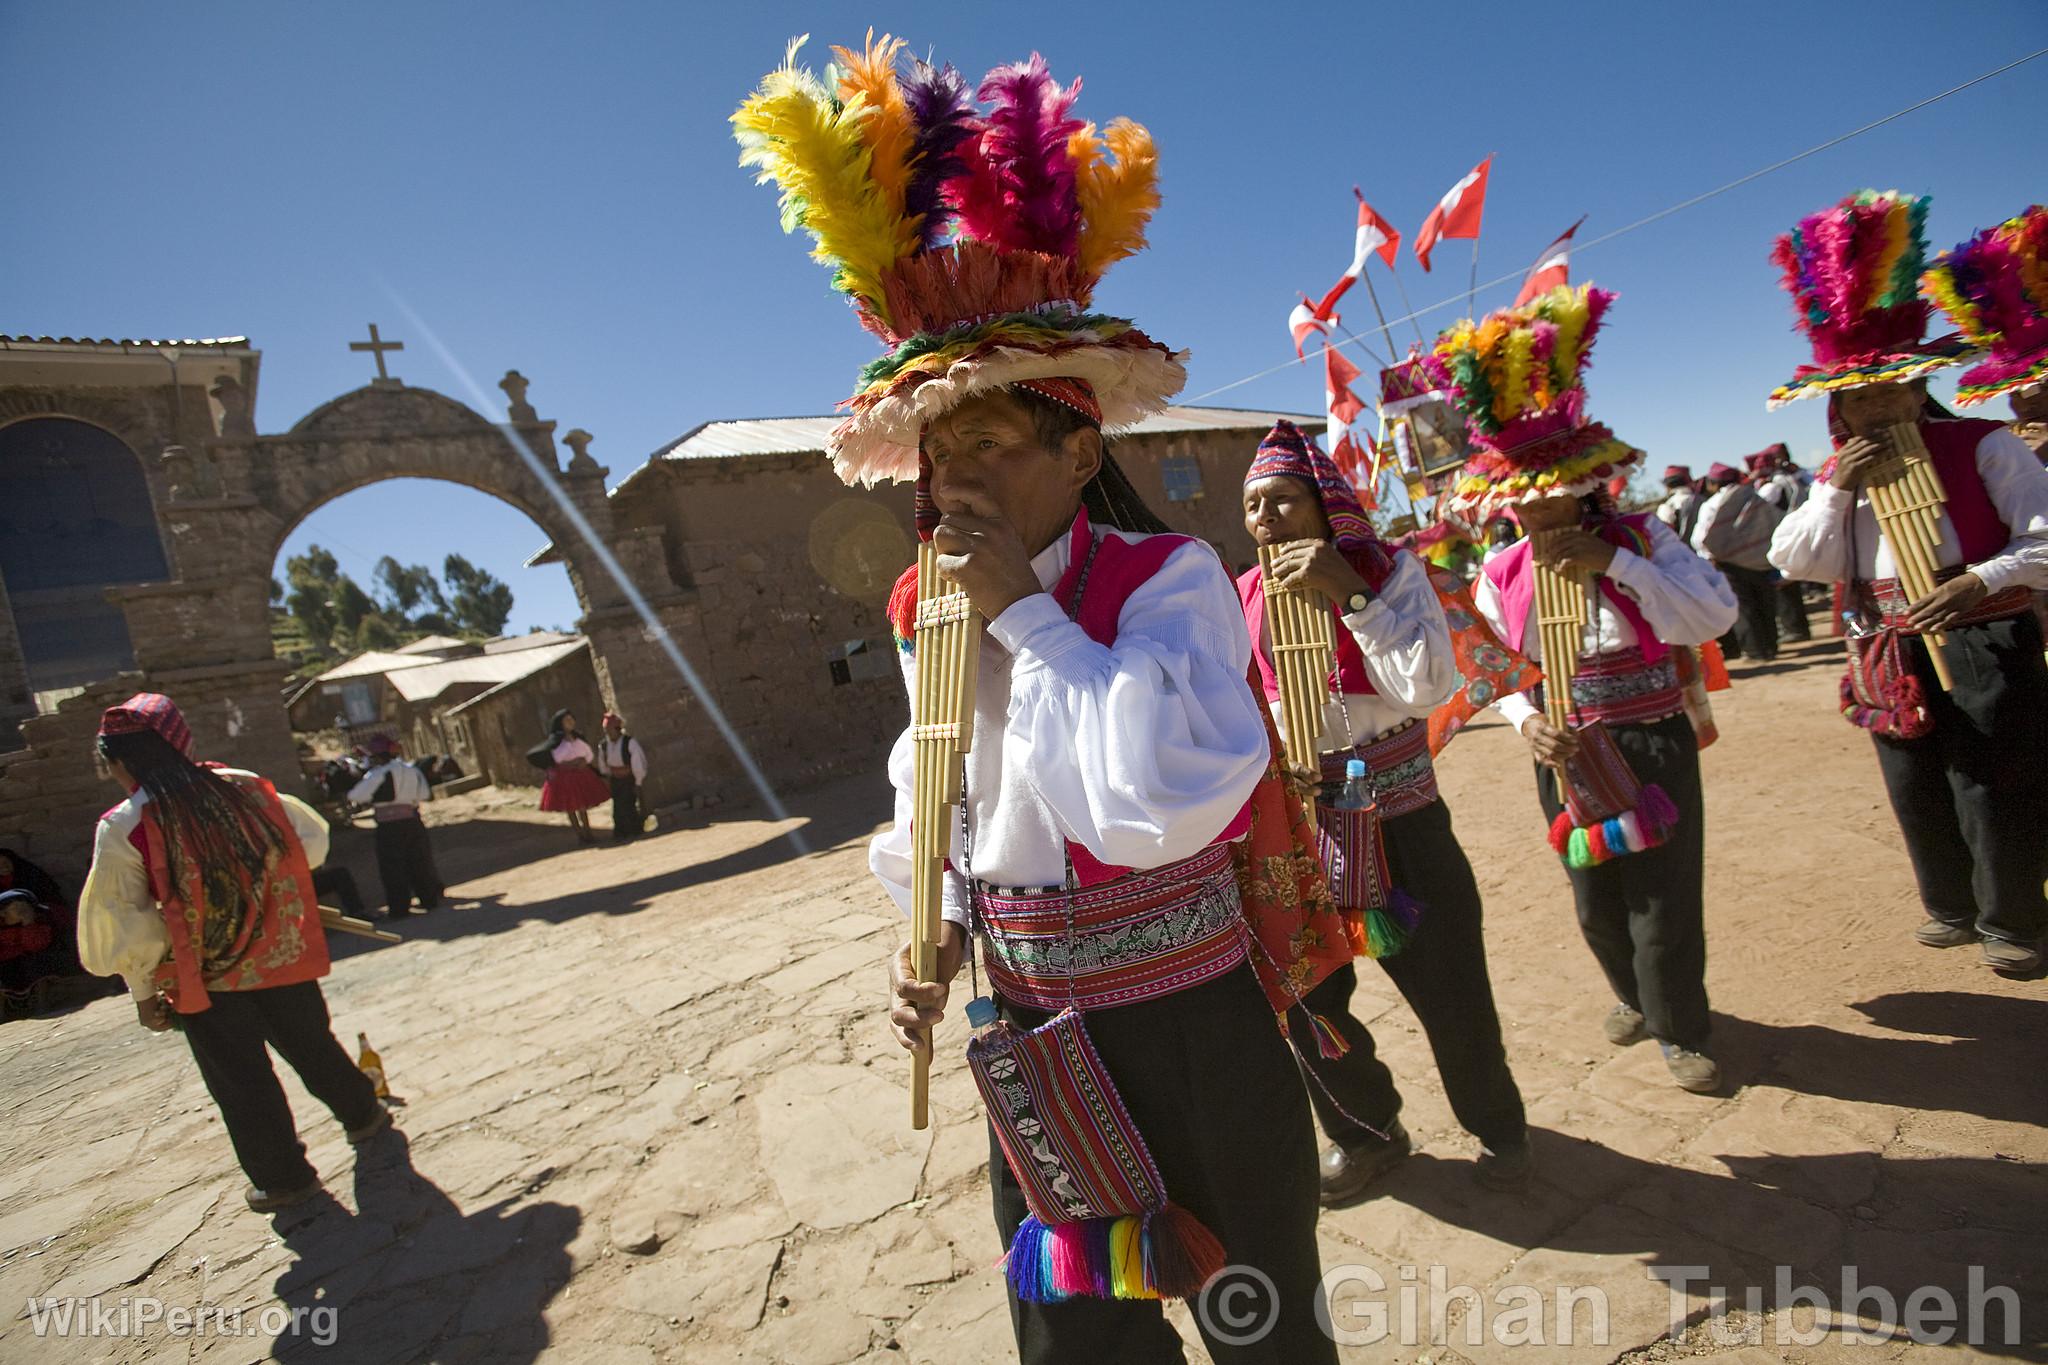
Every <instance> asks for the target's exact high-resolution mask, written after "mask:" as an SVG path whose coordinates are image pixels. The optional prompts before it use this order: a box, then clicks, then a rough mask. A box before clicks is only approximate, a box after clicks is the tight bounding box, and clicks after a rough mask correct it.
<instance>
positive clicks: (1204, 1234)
mask: <svg viewBox="0 0 2048 1365" xmlns="http://www.w3.org/2000/svg"><path fill="white" fill-rule="evenodd" d="M1227 1264H1229V1261H1228V1260H1227V1259H1226V1258H1225V1256H1224V1254H1223V1244H1222V1243H1221V1242H1219V1241H1217V1240H1216V1234H1215V1233H1213V1232H1211V1231H1209V1229H1207V1228H1206V1227H1203V1226H1202V1220H1201V1219H1199V1218H1197V1217H1195V1216H1194V1215H1193V1214H1192V1213H1189V1212H1188V1211H1187V1210H1186V1209H1184V1208H1182V1207H1181V1206H1180V1205H1178V1204H1173V1203H1169V1204H1165V1205H1163V1206H1161V1207H1160V1208H1158V1209H1155V1210H1154V1211H1153V1212H1152V1213H1151V1214H1149V1215H1147V1217H1146V1219H1145V1279H1146V1282H1147V1283H1148V1284H1150V1285H1151V1287H1152V1288H1153V1289H1154V1290H1156V1291H1158V1294H1159V1296H1160V1297H1161V1298H1163V1299H1191V1298H1193V1297H1195V1296H1196V1295H1197V1294H1199V1293H1201V1292H1202V1286H1203V1285H1205V1284H1207V1283H1209V1281H1210V1280H1211V1279H1213V1278H1214V1277H1215V1276H1216V1275H1218V1274H1219V1273H1221V1272H1222V1270H1223V1267H1224V1266H1225V1265H1227Z"/></svg>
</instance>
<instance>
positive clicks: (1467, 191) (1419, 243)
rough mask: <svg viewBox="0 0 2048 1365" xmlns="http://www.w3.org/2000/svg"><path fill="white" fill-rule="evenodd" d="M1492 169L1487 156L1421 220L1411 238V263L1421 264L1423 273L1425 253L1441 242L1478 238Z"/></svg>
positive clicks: (1426, 262)
mask: <svg viewBox="0 0 2048 1365" xmlns="http://www.w3.org/2000/svg"><path fill="white" fill-rule="evenodd" d="M1492 168H1493V158H1492V157H1490V156H1489V157H1488V158H1486V160H1484V161H1482V162H1480V163H1479V164H1478V165H1477V166H1474V167H1473V168H1472V169H1471V170H1470V171H1468V172H1466V174H1465V178H1464V179H1463V180H1460V181H1459V182H1458V183H1457V184H1455V185H1453V186H1451V188H1450V190H1449V191H1448V192H1447V193H1446V194H1445V195H1444V197H1443V198H1441V199H1439V200H1437V202H1436V207H1435V208H1433V209H1431V210H1430V211H1429V217H1427V218H1425V219H1423V220H1422V228H1421V230H1420V231H1418V232H1417V233H1416V234H1415V259H1416V260H1418V261H1420V262H1422V268H1423V269H1424V270H1428V269H1429V253H1430V252H1432V251H1434V250H1436V244H1437V243H1438V242H1440V241H1442V240H1443V239H1444V238H1446V237H1466V238H1471V237H1477V236H1478V235H1479V220H1480V219H1481V218H1482V217H1484V216H1485V214H1486V174H1487V172H1488V171H1490V170H1491V169H1492Z"/></svg>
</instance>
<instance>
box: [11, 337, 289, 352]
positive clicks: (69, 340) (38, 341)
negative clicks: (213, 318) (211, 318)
mask: <svg viewBox="0 0 2048 1365" xmlns="http://www.w3.org/2000/svg"><path fill="white" fill-rule="evenodd" d="M248 345H249V338H247V337H198V338H193V337H187V338H185V339H184V340H182V341H178V340H163V341H158V340H144V339H134V338H129V337H122V338H121V339H119V340H118V341H117V340H114V339H113V338H111V337H27V336H0V348H7V347H42V346H104V347H107V348H110V349H116V350H119V349H124V348H130V349H137V350H151V351H154V350H157V349H159V348H160V347H164V346H219V347H222V348H233V349H235V350H246V349H247V348H248Z"/></svg>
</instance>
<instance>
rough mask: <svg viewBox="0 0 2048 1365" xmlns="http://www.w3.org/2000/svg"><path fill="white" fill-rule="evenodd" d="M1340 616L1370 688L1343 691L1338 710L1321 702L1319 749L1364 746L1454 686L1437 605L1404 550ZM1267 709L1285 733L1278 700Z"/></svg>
mask: <svg viewBox="0 0 2048 1365" xmlns="http://www.w3.org/2000/svg"><path fill="white" fill-rule="evenodd" d="M1338 619H1339V620H1341V621H1342V622H1343V623H1344V628H1345V629H1346V630H1348V631H1350V632H1351V638H1352V639H1353V640H1355V641H1357V643H1358V652H1359V654H1361V655H1362V656H1363V657H1364V659H1365V673H1366V676H1367V677H1368V678H1370V679H1372V685H1373V688H1374V692H1371V693H1367V692H1346V693H1345V694H1344V704H1343V707H1342V708H1341V709H1340V708H1339V707H1338V706H1337V704H1336V703H1335V702H1334V701H1333V702H1331V703H1330V705H1328V706H1327V707H1325V708H1324V712H1323V733H1322V736H1321V738H1320V740H1319V741H1318V748H1319V749H1320V750H1321V751H1322V752H1324V753H1329V752H1331V751H1333V750H1338V749H1346V748H1349V747H1351V745H1353V744H1362V743H1364V742H1365V741H1367V740H1370V739H1372V738H1374V737H1376V736H1378V735H1381V734H1384V733H1385V732H1386V731H1388V730H1391V729H1393V728H1394V727H1395V726H1397V725H1399V724H1401V723H1402V722H1403V721H1408V720H1413V719H1415V718H1416V717H1418V716H1426V715H1428V714H1429V713H1430V712H1432V711H1434V710H1436V708H1437V707H1439V706H1441V705H1443V704H1444V703H1445V702H1446V701H1448V700H1450V697H1451V694H1452V693H1453V692H1456V691H1457V690H1458V659H1457V655H1456V654H1455V653H1453V652H1452V649H1451V629H1450V626H1449V625H1448V624H1446V622H1445V621H1444V608H1443V603H1442V602H1440V601H1438V600H1437V595H1436V589H1434V588H1432V587H1431V586H1430V584H1429V570H1428V569H1427V568H1425V567H1424V566H1423V563H1422V561H1421V560H1420V559H1418V558H1417V557H1416V556H1414V555H1412V554H1410V553H1408V552H1407V551H1406V550H1402V551H1399V552H1397V553H1395V555H1394V571H1393V573H1391V574H1389V575H1388V576H1387V581H1386V582H1385V583H1383V584H1381V585H1380V590H1379V592H1378V594H1376V595H1375V596H1374V598H1373V600H1372V601H1370V602H1368V603H1366V604H1365V610H1363V611H1356V612H1346V613H1345V614H1344V615H1343V616H1341V617H1339V618H1338ZM1261 648H1262V649H1264V650H1265V652H1266V655H1267V657H1268V658H1271V657H1272V645H1271V643H1270V641H1265V642H1261ZM1272 707H1273V719H1274V723H1275V724H1279V725H1280V728H1281V731H1282V733H1283V735H1284V734H1285V731H1286V728H1287V727H1286V726H1285V724H1283V723H1281V721H1280V703H1278V702H1277V701H1276V702H1274V703H1272ZM1347 718H1348V719H1349V721H1350V730H1351V732H1350V734H1349V735H1348V736H1347V735H1346V734H1345V721H1346V719H1347Z"/></svg>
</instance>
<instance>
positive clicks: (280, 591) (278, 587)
mask: <svg viewBox="0 0 2048 1365" xmlns="http://www.w3.org/2000/svg"><path fill="white" fill-rule="evenodd" d="M270 605H271V606H273V607H281V606H283V605H284V584H282V583H280V582H278V581H277V577H276V575H274V574H273V575H272V576H271V579H270Z"/></svg>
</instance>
